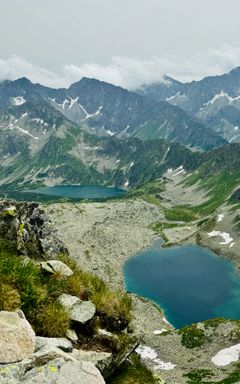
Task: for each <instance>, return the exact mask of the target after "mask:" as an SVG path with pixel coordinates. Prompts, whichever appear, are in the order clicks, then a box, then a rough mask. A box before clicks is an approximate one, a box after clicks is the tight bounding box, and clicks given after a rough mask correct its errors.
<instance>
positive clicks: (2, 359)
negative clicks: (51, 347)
mask: <svg viewBox="0 0 240 384" xmlns="http://www.w3.org/2000/svg"><path fill="white" fill-rule="evenodd" d="M34 348H35V333H34V331H33V329H32V327H31V325H30V324H29V322H28V321H27V320H26V318H25V316H24V314H23V312H22V311H20V310H18V311H16V312H7V311H1V312H0V364H6V363H14V362H17V361H21V360H23V359H25V358H26V357H28V356H30V355H31V354H32V353H33V352H34Z"/></svg>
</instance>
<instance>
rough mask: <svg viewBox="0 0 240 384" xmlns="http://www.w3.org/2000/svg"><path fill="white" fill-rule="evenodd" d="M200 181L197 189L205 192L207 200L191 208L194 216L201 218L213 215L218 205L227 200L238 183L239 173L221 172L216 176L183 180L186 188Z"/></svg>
mask: <svg viewBox="0 0 240 384" xmlns="http://www.w3.org/2000/svg"><path fill="white" fill-rule="evenodd" d="M199 180H200V185H199V189H203V190H206V193H207V197H208V200H207V201H205V202H204V203H202V204H199V205H197V206H195V207H192V208H191V210H192V212H193V213H195V214H201V215H202V216H204V215H208V214H211V213H213V212H214V211H215V210H216V209H217V208H218V207H219V206H220V205H222V204H223V203H224V202H225V201H227V200H228V198H229V197H230V195H231V193H232V191H233V190H234V188H235V187H236V186H237V185H238V184H239V183H240V172H239V171H237V172H236V171H235V172H227V171H223V172H220V173H218V174H217V175H216V176H210V177H208V178H206V179H204V178H203V179H201V178H200V176H199V175H198V174H194V175H192V176H190V177H189V178H187V180H185V182H184V184H185V185H186V186H188V185H193V184H194V183H196V182H197V181H199Z"/></svg>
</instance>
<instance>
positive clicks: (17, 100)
mask: <svg viewBox="0 0 240 384" xmlns="http://www.w3.org/2000/svg"><path fill="white" fill-rule="evenodd" d="M11 103H12V105H15V106H19V105H23V104H24V103H26V100H25V99H24V97H22V96H16V97H12V98H11Z"/></svg>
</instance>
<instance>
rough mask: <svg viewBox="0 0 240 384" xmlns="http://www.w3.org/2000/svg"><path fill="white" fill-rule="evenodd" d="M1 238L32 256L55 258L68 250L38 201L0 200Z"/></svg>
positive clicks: (10, 245) (19, 250) (24, 253)
mask: <svg viewBox="0 0 240 384" xmlns="http://www.w3.org/2000/svg"><path fill="white" fill-rule="evenodd" d="M0 240H3V241H4V242H5V243H6V244H7V245H9V247H10V248H12V247H14V248H16V249H17V251H18V252H19V253H21V254H23V255H26V256H30V257H31V258H32V257H33V256H35V257H39V258H44V259H54V258H55V257H56V256H57V255H59V254H60V253H68V251H67V248H66V246H65V244H64V243H63V242H62V241H61V240H60V239H59V236H58V233H57V231H56V230H55V229H54V228H53V227H52V226H51V222H50V220H49V218H48V216H47V215H46V213H45V211H44V210H43V208H42V207H41V205H40V204H38V203H28V202H17V201H14V200H0Z"/></svg>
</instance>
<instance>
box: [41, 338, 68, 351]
mask: <svg viewBox="0 0 240 384" xmlns="http://www.w3.org/2000/svg"><path fill="white" fill-rule="evenodd" d="M51 348H59V349H61V350H62V351H64V352H71V351H72V350H73V346H72V343H71V341H69V340H67V339H64V338H62V337H41V336H37V337H36V344H35V351H39V350H46V349H51Z"/></svg>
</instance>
